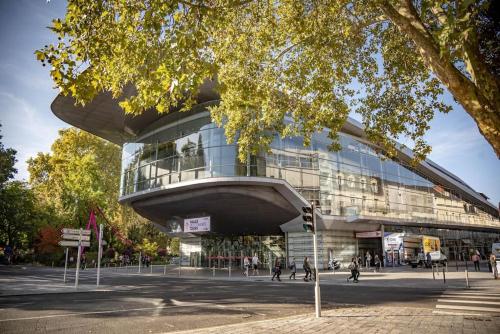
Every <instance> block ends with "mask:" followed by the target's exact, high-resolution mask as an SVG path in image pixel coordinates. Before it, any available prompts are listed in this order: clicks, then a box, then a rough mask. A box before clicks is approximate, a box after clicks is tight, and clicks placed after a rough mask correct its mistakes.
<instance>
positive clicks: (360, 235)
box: [356, 231, 382, 239]
mask: <svg viewBox="0 0 500 334" xmlns="http://www.w3.org/2000/svg"><path fill="white" fill-rule="evenodd" d="M381 237H382V231H372V232H360V233H356V238H358V239H364V238H381Z"/></svg>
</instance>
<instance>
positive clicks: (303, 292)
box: [0, 267, 443, 334]
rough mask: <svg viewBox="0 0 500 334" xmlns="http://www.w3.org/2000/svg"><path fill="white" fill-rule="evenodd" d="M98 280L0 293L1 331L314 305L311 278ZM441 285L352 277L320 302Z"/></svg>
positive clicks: (114, 327) (180, 325)
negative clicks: (82, 287)
mask: <svg viewBox="0 0 500 334" xmlns="http://www.w3.org/2000/svg"><path fill="white" fill-rule="evenodd" d="M60 273H61V271H60V269H53V270H52V269H50V268H31V269H29V272H26V271H24V272H16V271H15V269H12V270H10V269H6V267H3V268H0V279H5V278H12V277H16V275H21V274H23V275H29V276H19V277H20V278H21V277H24V278H26V277H28V279H29V280H30V281H33V282H45V281H46V280H51V279H54V278H55V277H57V278H58V279H60ZM94 277H95V274H94V273H93V272H91V271H87V272H83V273H82V277H81V282H82V284H85V283H88V284H90V283H93V282H94ZM286 280H288V279H286ZM6 281H7V282H8V279H7V280H3V282H6ZM103 281H104V282H106V284H107V285H109V286H120V287H121V289H120V290H115V289H109V290H108V291H98V292H70V293H46V294H26V295H12V296H0V332H1V333H33V332H46V333H96V332H97V333H101V332H106V333H120V334H126V333H158V332H169V331H177V330H183V329H193V328H203V327H209V326H215V325H223V324H230V323H239V322H242V321H255V320H263V319H271V318H275V317H283V316H288V315H294V314H302V313H307V312H310V313H312V312H314V297H313V296H314V292H313V290H314V284H313V283H311V282H303V281H300V280H297V281H294V282H271V281H269V280H268V279H265V280H264V279H263V280H262V281H248V282H245V281H222V280H209V279H207V280H203V279H189V278H176V277H163V276H160V275H157V276H154V275H148V276H139V275H124V274H116V273H111V272H106V273H104V277H103ZM3 284H4V283H3ZM11 284H15V283H11ZM40 284H42V283H40ZM3 289H5V286H4V287H3ZM442 293H443V289H418V288H399V287H390V288H387V287H373V286H372V287H370V286H361V285H356V284H354V283H353V284H352V285H342V286H337V285H328V286H324V287H322V290H321V295H322V302H323V303H322V305H323V308H325V309H332V308H343V307H352V306H359V307H362V306H364V305H372V306H377V305H380V306H411V307H419V308H434V307H435V306H436V302H437V299H438V298H439V296H440V295H441V294H442Z"/></svg>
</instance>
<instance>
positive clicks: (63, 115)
mask: <svg viewBox="0 0 500 334" xmlns="http://www.w3.org/2000/svg"><path fill="white" fill-rule="evenodd" d="M214 88H215V83H214V81H209V80H207V81H206V82H205V83H204V84H203V85H202V86H201V87H200V90H199V93H198V95H197V98H196V100H197V102H198V104H199V106H204V105H206V104H210V103H216V102H217V101H219V99H220V96H219V95H218V94H217V93H216V92H215V89H214ZM134 93H135V90H134V88H133V87H127V88H126V89H125V90H124V93H123V96H122V97H121V98H120V99H113V98H112V96H111V94H110V93H101V94H99V95H98V96H96V97H95V98H94V100H93V101H91V102H89V103H88V104H86V105H85V106H76V105H75V100H74V99H73V98H72V97H70V96H62V95H59V96H57V97H56V98H55V100H54V101H53V102H52V105H51V109H52V112H53V113H54V114H55V115H56V116H57V117H58V118H60V119H61V120H63V121H64V122H66V123H69V124H71V125H73V126H75V127H78V128H80V129H83V130H85V131H88V132H90V133H92V134H95V135H96V136H99V137H101V138H104V139H106V140H109V141H111V142H113V143H115V144H118V145H122V144H123V143H125V142H127V141H132V140H133V139H134V138H137V137H138V136H140V135H141V134H142V133H144V132H148V131H151V130H153V128H154V127H155V126H157V124H165V123H169V122H175V121H177V120H180V119H182V118H184V117H188V116H190V115H192V114H194V113H197V112H199V109H200V108H194V109H193V111H191V112H183V113H181V112H178V111H176V110H175V109H172V110H171V111H170V112H169V113H165V114H159V113H158V112H156V110H154V109H151V110H147V111H146V112H144V113H142V114H140V115H126V114H125V113H124V111H123V110H122V109H121V107H120V106H119V105H118V103H119V102H120V100H123V99H125V98H126V97H129V96H132V95H133V94H134ZM342 132H344V133H347V134H350V135H352V136H355V137H358V138H361V139H365V140H366V135H365V132H364V130H363V126H362V124H361V123H359V122H357V121H356V120H354V119H352V118H349V119H348V120H347V122H346V123H345V124H344V126H343V128H342ZM412 157H413V153H412V151H411V150H409V149H406V148H403V147H402V146H401V147H400V149H399V154H398V158H399V159H400V160H402V161H404V162H407V163H409V162H410V161H411V159H412ZM416 169H417V170H418V171H419V172H420V173H422V174H423V175H426V176H427V177H429V178H430V179H431V180H433V181H434V182H436V183H439V184H442V185H443V186H445V187H447V188H450V189H454V190H456V191H457V192H458V193H460V194H461V196H462V198H463V199H466V200H468V201H470V202H472V203H475V204H476V205H478V206H481V207H483V208H484V209H485V210H486V211H488V212H489V213H490V214H492V215H494V216H497V217H498V216H499V213H498V208H497V207H496V206H495V205H493V204H491V203H490V202H488V201H487V200H486V199H485V198H484V197H483V196H481V194H480V193H478V192H476V191H475V190H473V189H472V188H471V187H470V186H468V185H467V184H466V183H465V182H464V181H462V180H461V179H460V178H459V177H457V176H456V175H454V174H453V173H451V172H449V171H447V170H446V169H444V168H443V167H441V166H439V165H438V164H436V163H435V162H433V161H431V160H429V159H427V160H425V161H422V162H421V163H420V164H419V165H418V166H417V167H416Z"/></svg>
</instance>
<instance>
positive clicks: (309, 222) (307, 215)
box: [302, 206, 314, 233]
mask: <svg viewBox="0 0 500 334" xmlns="http://www.w3.org/2000/svg"><path fill="white" fill-rule="evenodd" d="M302 211H303V212H304V214H303V215H302V219H303V220H304V223H303V224H302V227H304V231H306V232H312V233H314V222H313V219H314V218H313V209H312V207H310V206H303V207H302Z"/></svg>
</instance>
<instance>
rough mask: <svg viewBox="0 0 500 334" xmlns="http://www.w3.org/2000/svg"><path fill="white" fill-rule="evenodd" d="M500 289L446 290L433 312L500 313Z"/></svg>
mask: <svg viewBox="0 0 500 334" xmlns="http://www.w3.org/2000/svg"><path fill="white" fill-rule="evenodd" d="M498 291H499V290H498V289H494V290H491V289H490V290H486V289H485V290H481V289H474V290H447V291H444V292H443V293H442V294H441V296H439V297H438V299H437V302H436V308H435V310H434V311H433V313H437V314H449V315H482V316H485V315H492V314H495V315H496V314H500V293H498ZM477 312H481V313H477Z"/></svg>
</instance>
